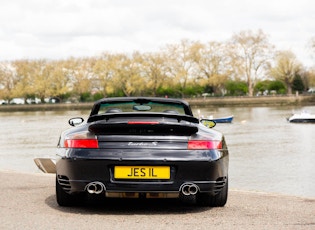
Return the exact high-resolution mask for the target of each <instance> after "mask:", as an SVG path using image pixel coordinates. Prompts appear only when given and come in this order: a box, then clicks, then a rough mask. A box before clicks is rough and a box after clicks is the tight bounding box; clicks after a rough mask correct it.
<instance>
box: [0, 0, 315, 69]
mask: <svg viewBox="0 0 315 230" xmlns="http://www.w3.org/2000/svg"><path fill="white" fill-rule="evenodd" d="M258 29H261V30H262V31H263V32H264V33H265V34H267V35H268V36H269V41H270V42H271V43H272V44H274V45H275V46H276V48H277V49H281V50H282V49H285V50H287V49H289V50H291V51H293V52H294V53H295V54H296V55H297V57H298V59H299V60H300V61H301V62H302V63H303V64H304V65H306V66H311V65H312V66H314V65H315V57H314V58H313V59H312V58H311V53H310V51H309V47H308V44H309V41H310V39H311V38H312V37H315V1H314V0H0V61H3V60H16V59H24V58H26V59H38V58H45V59H64V58H68V57H71V56H72V57H86V56H97V55H99V54H101V53H102V52H105V51H108V52H113V53H116V52H126V53H127V52H128V53H129V52H132V51H140V52H146V51H159V50H160V49H161V48H162V47H163V46H165V45H166V44H177V43H179V42H180V41H181V40H182V39H189V40H198V41H201V42H208V41H220V42H224V41H226V40H228V39H230V38H231V37H232V36H233V34H235V33H239V32H240V31H242V30H252V31H257V30H258Z"/></svg>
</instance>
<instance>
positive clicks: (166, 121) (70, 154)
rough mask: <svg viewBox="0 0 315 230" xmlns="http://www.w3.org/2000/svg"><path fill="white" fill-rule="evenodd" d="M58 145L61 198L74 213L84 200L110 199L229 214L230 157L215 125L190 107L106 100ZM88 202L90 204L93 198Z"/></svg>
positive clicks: (179, 102)
mask: <svg viewBox="0 0 315 230" xmlns="http://www.w3.org/2000/svg"><path fill="white" fill-rule="evenodd" d="M69 124H70V125H72V126H75V127H73V128H71V129H68V130H66V131H64V132H63V133H62V134H61V136H60V139H59V143H58V149H57V157H58V159H57V161H56V197H57V202H58V204H59V205H60V206H70V205H74V204H75V203H76V202H77V201H78V199H81V198H82V195H84V194H91V195H99V196H104V197H108V198H137V197H139V198H140V197H141V198H180V199H183V200H192V199H191V198H194V199H193V200H195V201H196V203H197V204H200V205H204V206H212V207H215V206H224V205H225V204H226V201H227V197H228V164H229V154H228V149H227V145H226V142H225V139H224V136H223V135H222V134H221V133H220V132H218V131H215V130H213V129H212V127H213V126H214V125H215V123H214V122H212V121H209V120H199V119H198V118H196V117H194V116H193V113H192V111H191V108H190V106H189V104H188V103H187V102H186V101H183V100H179V99H168V98H154V97H121V98H105V99H101V100H99V101H97V102H96V103H95V104H94V106H93V108H92V111H91V113H90V116H89V118H88V119H87V122H84V119H83V118H72V119H70V120H69ZM91 195H89V196H91Z"/></svg>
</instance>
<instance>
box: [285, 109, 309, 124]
mask: <svg viewBox="0 0 315 230" xmlns="http://www.w3.org/2000/svg"><path fill="white" fill-rule="evenodd" d="M288 121H289V122H294V123H315V114H310V113H308V112H301V113H295V114H293V115H292V116H291V117H289V118H288Z"/></svg>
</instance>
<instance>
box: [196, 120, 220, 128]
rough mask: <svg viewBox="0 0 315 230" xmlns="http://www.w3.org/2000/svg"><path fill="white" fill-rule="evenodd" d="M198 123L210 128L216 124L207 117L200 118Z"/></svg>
mask: <svg viewBox="0 0 315 230" xmlns="http://www.w3.org/2000/svg"><path fill="white" fill-rule="evenodd" d="M200 123H201V124H203V125H204V126H206V127H207V128H210V129H211V128H213V127H214V126H215V125H216V123H215V121H213V120H209V119H200Z"/></svg>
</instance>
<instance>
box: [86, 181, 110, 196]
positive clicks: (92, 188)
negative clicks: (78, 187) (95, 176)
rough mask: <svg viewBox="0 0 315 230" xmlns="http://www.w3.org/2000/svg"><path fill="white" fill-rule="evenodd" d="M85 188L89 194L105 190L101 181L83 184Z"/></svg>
mask: <svg viewBox="0 0 315 230" xmlns="http://www.w3.org/2000/svg"><path fill="white" fill-rule="evenodd" d="M85 190H86V191H87V192H88V193H90V194H96V195H97V194H101V193H102V192H103V191H105V190H106V188H105V185H104V184H103V183H102V182H99V181H94V182H91V183H89V184H87V185H86V186H85Z"/></svg>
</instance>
